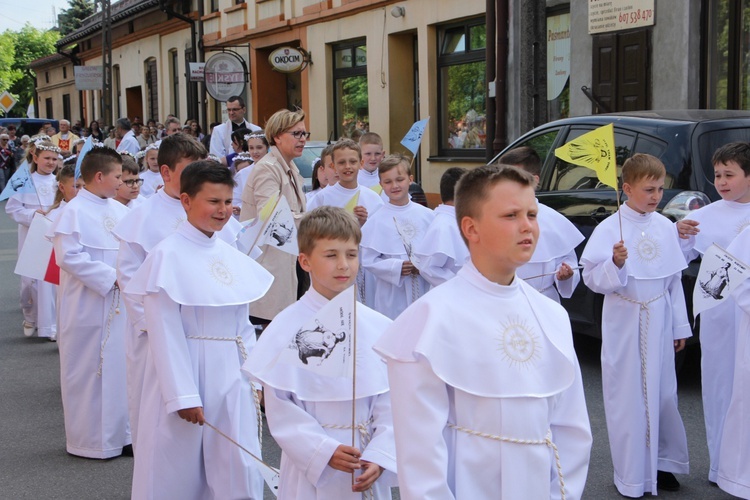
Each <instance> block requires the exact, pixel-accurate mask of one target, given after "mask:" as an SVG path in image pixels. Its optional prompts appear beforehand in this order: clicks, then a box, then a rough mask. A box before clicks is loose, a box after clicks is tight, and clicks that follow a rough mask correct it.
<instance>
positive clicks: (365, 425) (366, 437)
mask: <svg viewBox="0 0 750 500" xmlns="http://www.w3.org/2000/svg"><path fill="white" fill-rule="evenodd" d="M372 422H373V420H372V417H370V418H368V419H367V420H365V421H364V422H360V423H358V424H356V425H351V424H349V425H337V424H320V426H321V427H323V428H324V429H339V430H351V429H356V430H358V431H359V446H360V448H361V450H360V451H364V449H365V448H366V447H367V445H368V444H370V440H371V439H372V436H371V435H370V424H372ZM362 495H363V496H364V497H365V498H374V496H373V492H372V488H370V489H368V490H367V491H365V492H364V493H362Z"/></svg>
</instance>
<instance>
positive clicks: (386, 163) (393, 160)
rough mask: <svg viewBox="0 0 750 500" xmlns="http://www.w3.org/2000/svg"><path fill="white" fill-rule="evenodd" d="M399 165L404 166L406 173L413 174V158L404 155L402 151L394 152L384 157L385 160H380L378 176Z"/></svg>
mask: <svg viewBox="0 0 750 500" xmlns="http://www.w3.org/2000/svg"><path fill="white" fill-rule="evenodd" d="M399 165H402V166H403V167H404V172H406V175H411V158H409V157H408V156H406V155H402V154H401V153H393V154H389V155H388V156H386V157H385V158H383V161H381V162H380V165H379V166H378V177H380V176H381V175H383V174H384V173H386V172H388V171H389V170H393V169H394V168H396V167H398V166H399Z"/></svg>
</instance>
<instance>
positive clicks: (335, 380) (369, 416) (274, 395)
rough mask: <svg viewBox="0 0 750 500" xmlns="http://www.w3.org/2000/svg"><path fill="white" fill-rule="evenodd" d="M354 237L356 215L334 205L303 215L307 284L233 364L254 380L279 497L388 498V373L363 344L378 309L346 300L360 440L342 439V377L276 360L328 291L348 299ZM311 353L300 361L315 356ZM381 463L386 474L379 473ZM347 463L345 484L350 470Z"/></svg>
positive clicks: (373, 329)
mask: <svg viewBox="0 0 750 500" xmlns="http://www.w3.org/2000/svg"><path fill="white" fill-rule="evenodd" d="M360 237H361V232H360V229H359V225H358V224H357V221H356V220H355V219H354V217H352V216H351V214H348V213H346V212H345V211H344V210H342V209H340V208H334V207H320V208H317V209H315V210H313V211H312V212H309V213H307V214H306V215H305V217H304V218H303V219H302V221H301V222H300V226H299V233H298V241H299V247H300V255H299V262H300V265H301V266H302V268H303V269H304V270H305V271H307V272H309V273H310V278H311V287H310V289H309V290H308V291H307V292H306V293H305V295H303V296H302V298H300V300H299V301H298V302H297V303H295V304H292V305H291V306H289V307H287V308H286V309H285V310H284V311H282V312H281V313H279V314H278V315H277V316H276V318H274V320H273V321H272V322H271V324H270V326H269V327H268V328H267V329H266V331H265V332H264V333H263V335H262V336H261V338H260V340H259V341H258V345H257V346H256V347H255V349H253V352H252V353H251V355H250V357H249V358H248V360H247V362H246V363H245V365H244V367H243V369H244V370H246V371H247V372H248V373H249V374H250V375H251V376H252V377H253V378H255V379H256V380H258V381H260V382H261V383H262V384H263V386H264V389H265V391H264V394H265V403H266V417H267V418H268V427H269V428H270V430H271V434H272V435H273V437H274V439H275V440H276V442H277V443H278V444H279V446H281V450H282V455H281V477H280V480H281V481H280V486H279V499H280V500H287V499H289V500H291V499H307V500H309V499H319V500H329V499H337V500H343V499H352V500H353V499H361V498H363V496H364V498H374V499H377V500H385V499H388V500H390V498H391V492H390V487H391V485H392V484H391V483H393V482H395V481H394V477H393V475H392V473H395V471H396V457H395V448H394V443H393V428H392V422H391V408H390V397H389V395H388V380H387V375H386V367H385V364H383V362H382V361H381V360H380V359H379V358H378V356H377V355H376V354H375V353H374V352H373V351H372V350H371V346H372V344H373V343H374V342H375V341H376V340H377V338H378V337H379V336H380V335H381V334H382V332H383V331H384V330H385V329H386V328H387V326H388V325H389V324H390V321H389V320H388V318H386V317H385V316H383V315H381V314H378V313H376V312H375V311H373V310H372V309H369V308H368V307H366V306H364V305H363V304H361V303H357V305H356V307H357V311H356V320H357V322H356V327H355V328H356V335H357V353H356V358H355V359H356V363H357V367H356V376H357V383H356V390H357V396H356V402H355V405H354V407H355V412H356V414H355V417H354V419H355V420H354V421H355V422H356V424H355V426H356V433H357V442H358V443H359V444H360V446H356V447H353V446H350V445H351V440H352V399H351V398H352V379H351V378H348V377H327V376H325V375H322V374H320V373H315V372H313V371H310V370H307V369H304V368H301V367H300V366H294V365H290V364H285V363H279V362H276V360H277V359H278V358H279V356H280V354H281V353H282V351H283V350H285V349H287V347H288V345H289V344H290V343H291V342H293V341H294V340H295V338H296V336H297V335H300V333H298V332H301V331H302V329H303V327H304V325H305V324H307V323H308V322H310V321H311V320H312V319H313V318H315V317H316V315H317V314H318V311H320V309H321V308H323V307H324V306H325V305H326V304H327V303H328V302H329V301H330V300H331V299H333V298H334V297H336V296H337V295H339V294H340V293H342V292H343V293H348V294H351V300H352V301H354V297H353V295H354V294H353V292H352V291H351V289H350V287H351V285H352V284H353V283H354V281H355V279H356V276H357V268H358V267H359V260H358V244H359V240H360ZM347 289H349V290H348V292H345V291H346V290H347ZM307 333H308V334H314V333H316V332H311V331H310V332H307ZM333 348H334V349H335V348H336V347H335V345H334V346H333ZM342 348H343V345H342V346H340V347H339V349H342ZM318 356H319V355H317V354H316V355H314V357H312V358H310V359H308V364H313V363H318V362H319V361H318V359H319V358H318ZM329 359H332V358H329ZM320 362H323V360H322V359H321V360H320ZM384 469H385V470H387V471H390V472H391V474H388V473H386V474H384V475H383V476H381V474H382V473H383V472H384ZM357 471H361V473H360V474H357V475H356V482H355V485H354V486H353V485H352V475H351V474H352V473H356V472H357ZM389 475H390V477H388V476H389ZM362 492H367V493H366V494H365V495H363V494H362ZM368 494H371V496H370V495H368Z"/></svg>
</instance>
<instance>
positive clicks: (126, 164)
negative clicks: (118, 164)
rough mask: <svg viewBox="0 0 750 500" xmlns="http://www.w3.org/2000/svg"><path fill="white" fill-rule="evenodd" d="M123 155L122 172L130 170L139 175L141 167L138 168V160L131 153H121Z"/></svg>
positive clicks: (129, 171)
mask: <svg viewBox="0 0 750 500" xmlns="http://www.w3.org/2000/svg"><path fill="white" fill-rule="evenodd" d="M120 156H121V157H122V173H123V174H124V173H125V172H128V173H130V174H133V175H138V174H139V173H140V172H141V169H140V168H138V162H137V161H135V158H133V157H132V156H130V155H120Z"/></svg>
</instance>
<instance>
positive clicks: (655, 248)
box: [635, 235, 661, 264]
mask: <svg viewBox="0 0 750 500" xmlns="http://www.w3.org/2000/svg"><path fill="white" fill-rule="evenodd" d="M635 253H636V255H637V256H638V260H640V261H641V262H643V263H645V264H653V263H655V261H658V260H659V257H661V248H660V247H659V244H658V243H657V242H656V241H655V240H654V239H653V238H651V237H650V236H648V235H646V236H643V237H642V238H641V239H640V240H638V243H637V244H636V246H635Z"/></svg>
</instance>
